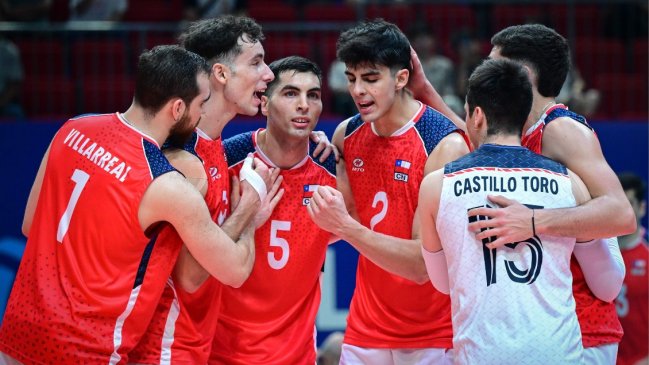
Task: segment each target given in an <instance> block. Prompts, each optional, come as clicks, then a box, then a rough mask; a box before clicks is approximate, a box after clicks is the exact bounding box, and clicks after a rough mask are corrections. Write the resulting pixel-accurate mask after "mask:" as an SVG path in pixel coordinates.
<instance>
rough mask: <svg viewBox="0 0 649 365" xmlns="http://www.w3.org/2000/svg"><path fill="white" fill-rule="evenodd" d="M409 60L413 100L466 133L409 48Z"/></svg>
mask: <svg viewBox="0 0 649 365" xmlns="http://www.w3.org/2000/svg"><path fill="white" fill-rule="evenodd" d="M410 58H411V64H412V73H411V74H410V78H409V79H408V89H409V90H410V91H411V92H412V93H413V96H414V97H415V99H417V100H420V101H421V102H423V103H424V104H427V105H430V106H431V107H432V108H434V109H436V110H438V111H439V112H440V113H442V114H444V115H445V116H446V117H447V118H448V119H450V120H451V121H452V122H453V124H455V126H457V127H458V128H460V129H462V130H463V131H465V132H466V124H465V123H464V120H462V118H460V116H458V115H457V114H455V112H454V111H453V110H451V108H450V107H449V106H448V105H446V103H445V102H444V99H442V96H441V95H439V93H438V92H437V90H436V89H435V88H434V87H433V85H432V84H431V83H430V81H428V79H427V78H426V75H425V74H424V67H423V66H422V65H421V61H420V60H419V56H417V52H415V50H414V49H413V48H412V47H410Z"/></svg>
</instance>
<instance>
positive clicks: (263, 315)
mask: <svg viewBox="0 0 649 365" xmlns="http://www.w3.org/2000/svg"><path fill="white" fill-rule="evenodd" d="M258 133H259V131H257V132H254V133H253V132H249V133H244V134H240V135H238V136H235V137H233V138H230V139H228V140H226V141H225V149H226V152H227V155H228V164H229V165H230V172H231V173H232V174H233V175H235V176H238V174H239V171H240V170H241V166H242V162H243V160H244V159H245V157H246V156H247V154H248V153H249V152H250V153H254V155H255V157H257V158H260V159H261V160H262V161H264V162H265V163H266V164H268V165H270V166H272V162H271V161H270V160H269V159H268V158H267V157H266V156H264V154H263V152H262V151H261V150H260V149H259V148H258V147H257V143H256V141H257V134H258ZM305 147H306V146H305ZM314 148H315V144H314V143H310V148H309V155H308V156H305V158H304V160H303V161H302V162H300V163H298V164H297V165H296V166H295V167H293V168H291V169H289V170H282V172H281V175H282V176H283V178H284V181H283V182H282V188H283V189H284V196H283V197H282V199H281V200H280V201H279V204H278V206H277V207H276V208H275V210H274V211H273V213H272V214H271V216H270V218H269V219H268V221H267V222H266V223H265V224H264V225H263V226H261V227H259V228H258V229H257V230H256V232H255V264H254V268H253V270H252V273H251V274H250V277H249V278H248V280H246V282H245V283H244V284H243V285H242V286H241V288H239V289H234V288H230V287H226V288H225V289H224V291H223V302H222V307H221V317H220V318H219V323H218V325H217V331H216V334H215V336H214V343H213V346H212V354H211V356H210V364H228V365H229V364H247V365H248V364H264V365H267V364H268V365H272V364H277V365H280V364H311V365H312V364H315V361H316V351H315V348H316V346H315V341H314V337H315V336H314V329H315V318H316V313H317V311H318V307H319V305H320V281H319V278H320V273H321V268H322V266H323V263H324V259H325V254H326V251H327V246H328V243H329V240H330V238H331V234H330V233H329V232H326V231H324V230H322V229H320V228H319V227H318V226H317V225H316V224H315V223H314V222H313V220H312V219H311V217H310V216H309V213H308V212H307V207H306V206H307V205H308V203H309V198H310V197H311V195H313V192H314V191H315V190H316V189H317V187H318V186H319V185H328V186H332V187H335V186H336V178H335V166H336V163H335V160H334V157H333V155H332V156H330V158H328V159H327V160H326V161H325V162H324V163H320V162H319V161H317V160H313V159H312V158H311V153H312V152H313V149H314Z"/></svg>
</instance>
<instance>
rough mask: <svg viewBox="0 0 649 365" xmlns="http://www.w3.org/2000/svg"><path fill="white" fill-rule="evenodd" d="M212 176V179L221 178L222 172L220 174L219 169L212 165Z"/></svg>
mask: <svg viewBox="0 0 649 365" xmlns="http://www.w3.org/2000/svg"><path fill="white" fill-rule="evenodd" d="M209 171H210V176H211V177H212V181H214V180H217V179H220V178H221V174H219V169H218V168H216V167H210V170H209Z"/></svg>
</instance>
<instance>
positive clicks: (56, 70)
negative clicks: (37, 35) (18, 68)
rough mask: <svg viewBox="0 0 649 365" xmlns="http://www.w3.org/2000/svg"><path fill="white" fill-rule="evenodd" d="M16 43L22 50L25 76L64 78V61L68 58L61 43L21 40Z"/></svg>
mask: <svg viewBox="0 0 649 365" xmlns="http://www.w3.org/2000/svg"><path fill="white" fill-rule="evenodd" d="M15 43H16V46H18V49H19V50H20V57H21V59H22V63H23V68H24V71H25V75H27V76H29V75H52V76H63V75H64V74H65V72H64V71H65V69H64V61H65V60H66V59H67V57H66V53H65V50H64V47H63V45H62V44H61V42H60V41H58V40H48V39H20V40H16V42H15Z"/></svg>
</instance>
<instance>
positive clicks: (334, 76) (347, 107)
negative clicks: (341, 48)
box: [327, 59, 358, 117]
mask: <svg viewBox="0 0 649 365" xmlns="http://www.w3.org/2000/svg"><path fill="white" fill-rule="evenodd" d="M346 68H347V66H345V64H344V63H343V62H341V61H340V60H338V59H336V60H334V61H333V62H332V63H331V66H329V75H328V77H327V81H328V82H327V83H328V84H329V89H330V90H331V92H332V105H333V107H332V110H333V112H334V113H336V114H338V115H341V116H344V117H349V116H352V115H355V114H356V113H358V109H356V105H355V104H354V99H352V97H351V95H350V94H349V92H348V90H347V75H345V69H346Z"/></svg>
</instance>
